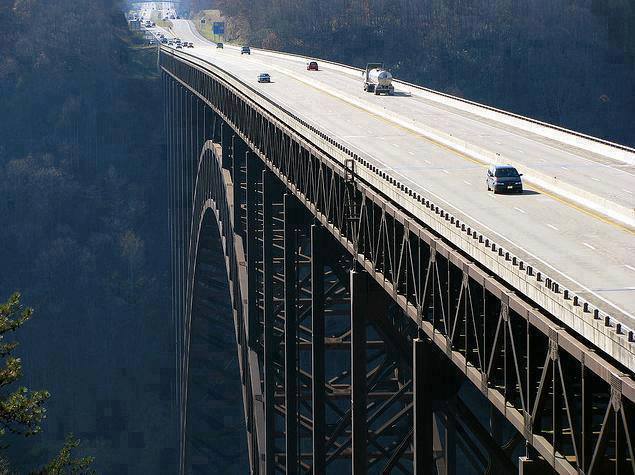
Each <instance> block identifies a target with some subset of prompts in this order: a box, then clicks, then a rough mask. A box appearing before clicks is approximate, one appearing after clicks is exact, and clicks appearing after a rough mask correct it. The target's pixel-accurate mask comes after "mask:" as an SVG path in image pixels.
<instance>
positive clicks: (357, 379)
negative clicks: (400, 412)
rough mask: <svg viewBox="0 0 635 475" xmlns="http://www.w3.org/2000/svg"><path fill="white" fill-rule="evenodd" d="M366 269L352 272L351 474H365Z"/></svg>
mask: <svg viewBox="0 0 635 475" xmlns="http://www.w3.org/2000/svg"><path fill="white" fill-rule="evenodd" d="M368 286H369V281H368V274H367V273H366V272H363V271H362V272H360V271H355V270H353V271H351V287H350V288H351V421H352V422H351V426H352V442H351V450H352V473H366V469H367V465H368V455H367V451H368V430H367V426H366V419H367V417H368V413H367V407H366V392H367V389H366V324H367V320H366V319H367V313H368V310H369V308H368V305H367V304H368V301H369V289H368Z"/></svg>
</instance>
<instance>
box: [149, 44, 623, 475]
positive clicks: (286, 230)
mask: <svg viewBox="0 0 635 475" xmlns="http://www.w3.org/2000/svg"><path fill="white" fill-rule="evenodd" d="M161 66H162V68H163V71H164V77H165V84H166V90H167V91H168V93H167V101H168V103H169V104H171V105H172V106H174V107H177V108H178V107H181V106H179V105H178V103H184V102H185V103H187V102H188V101H194V102H195V103H196V108H197V111H198V112H197V114H196V117H197V118H198V117H199V114H200V115H202V116H203V117H204V124H203V126H202V129H201V128H200V124H199V125H198V127H199V129H197V130H199V132H198V133H197V134H194V136H196V137H194V136H190V139H187V137H186V136H187V135H188V133H189V131H191V130H192V129H193V127H194V126H193V123H192V119H191V117H193V115H192V114H189V115H188V114H185V115H184V116H183V114H180V115H179V114H178V113H177V112H175V111H174V110H172V109H170V110H168V115H169V116H170V117H169V118H168V127H176V128H178V130H180V135H179V134H178V133H176V134H175V136H170V138H171V142H170V143H171V145H170V147H171V149H172V148H174V149H175V150H176V152H174V153H173V154H172V155H171V157H172V158H171V160H172V162H173V163H172V162H171V165H170V166H174V164H176V166H177V167H179V166H182V164H184V163H187V159H188V158H187V157H186V155H187V153H191V155H188V157H190V159H192V157H199V159H198V161H196V158H193V161H194V162H196V163H197V168H196V169H195V171H194V172H193V173H192V176H191V177H190V178H189V180H191V181H192V182H195V186H194V191H193V194H192V196H193V199H192V200H191V206H190V207H189V209H190V210H191V211H192V213H190V214H189V216H190V218H189V219H191V222H189V224H188V226H189V227H188V226H184V227H183V229H185V231H184V232H185V233H186V234H187V242H189V245H188V246H186V247H187V249H186V250H185V255H186V256H187V257H188V259H189V261H188V262H186V263H183V262H181V263H180V265H181V266H183V269H184V270H181V271H178V269H176V270H177V271H178V272H177V274H178V276H179V278H180V279H183V280H184V281H186V282H187V288H188V289H189V290H187V291H186V292H185V295H184V296H182V297H181V299H182V300H184V301H187V300H188V299H189V303H188V304H187V305H186V306H185V307H184V313H183V315H186V316H187V317H186V325H185V328H184V330H183V334H184V341H185V342H187V339H188V328H189V326H188V325H189V324H187V321H188V319H190V318H195V316H192V312H191V311H190V309H191V308H192V306H191V300H192V298H193V297H192V294H193V292H192V290H191V289H192V288H193V285H194V280H195V279H194V276H195V269H196V262H197V260H196V259H197V257H196V256H197V250H198V249H199V247H198V240H199V234H200V229H201V223H202V222H203V216H204V215H205V212H206V210H208V209H211V210H214V214H215V216H216V221H217V223H218V228H219V232H220V236H221V239H222V240H223V243H224V248H225V253H226V258H227V273H228V277H229V280H230V288H231V293H232V301H233V306H234V313H235V326H236V331H237V342H238V348H239V356H240V364H241V371H242V380H243V391H244V392H243V397H244V402H245V413H246V420H247V431H248V434H249V446H250V461H251V467H252V471H253V472H254V473H267V474H269V473H277V472H285V473H297V472H309V471H313V472H314V473H325V472H326V471H328V470H334V471H336V472H339V471H340V470H343V469H347V470H350V471H353V472H354V473H364V472H366V471H370V472H375V471H376V472H382V473H387V472H391V471H394V472H395V473H399V472H405V473H410V472H414V473H434V470H436V471H437V472H441V473H453V472H454V471H455V470H456V456H455V451H456V448H457V447H459V448H460V449H461V451H462V453H464V454H465V455H466V457H468V458H469V459H470V460H471V461H472V462H473V464H474V465H475V466H478V467H479V469H477V473H478V471H479V470H481V471H483V472H484V471H489V472H490V473H501V472H509V471H512V470H518V469H519V470H521V471H522V472H523V473H530V472H531V471H532V470H534V469H535V470H536V472H537V473H544V470H545V468H548V467H551V469H553V470H555V471H556V472H558V473H585V474H591V473H620V474H623V473H635V457H634V456H633V441H634V440H635V438H634V437H633V434H634V433H633V425H634V424H635V422H634V421H635V419H633V408H634V401H635V385H634V384H633V380H632V378H631V375H630V374H625V373H624V371H623V369H622V368H619V367H618V366H616V365H615V364H614V363H612V362H611V361H610V360H609V359H608V358H606V357H604V356H603V355H602V354H600V353H599V352H597V351H595V350H594V349H593V348H590V347H589V346H588V345H587V344H586V343H584V342H582V341H580V340H578V339H576V337H575V336H574V335H572V334H571V333H569V332H567V330H566V329H564V328H561V327H560V326H559V325H558V324H557V322H556V321H555V319H553V318H552V317H551V316H550V315H549V314H548V313H547V312H546V311H545V310H544V309H540V308H536V307H535V306H534V305H533V304H532V302H529V301H527V300H526V299H525V298H523V296H522V295H521V294H520V293H519V292H516V291H514V290H513V289H511V288H509V287H508V286H507V285H506V284H504V283H502V282H501V281H500V280H498V279H497V278H496V276H492V275H489V274H488V272H487V271H486V270H484V268H483V267H481V266H480V265H479V264H478V263H477V262H472V261H471V260H470V259H469V258H467V257H466V256H465V255H464V254H462V253H461V252H459V251H458V250H456V249H454V248H453V247H452V246H451V245H450V244H448V243H447V242H445V241H443V240H442V239H440V238H439V237H438V236H436V235H435V234H434V233H433V232H432V231H431V230H430V229H428V228H427V227H426V225H425V223H421V222H419V221H418V220H417V219H415V218H414V217H412V216H410V215H408V214H407V213H405V212H404V211H403V210H401V209H399V208H398V207H396V206H395V205H394V204H393V203H392V202H391V200H390V199H388V198H387V197H385V196H383V195H381V194H380V193H379V192H377V191H376V190H375V189H373V188H372V187H370V186H369V185H368V184H366V183H364V182H363V181H361V180H359V179H358V177H356V175H355V168H354V163H353V162H352V161H351V162H346V163H339V162H337V161H335V160H334V159H332V158H331V157H329V156H328V154H327V153H325V152H324V151H323V150H320V149H318V148H317V147H315V146H314V145H313V144H312V143H311V142H310V141H309V140H308V139H307V138H305V137H303V136H301V135H299V134H298V133H297V132H296V131H294V130H292V129H290V128H289V127H288V126H287V125H285V124H284V123H281V122H279V121H278V120H277V119H276V118H275V117H274V116H273V115H272V114H270V113H269V112H268V111H267V100H266V98H264V97H263V98H262V102H260V101H253V100H251V99H250V98H249V97H247V96H246V95H244V94H243V93H242V92H241V91H239V90H237V89H235V88H233V86H230V85H229V84H228V83H225V82H224V80H222V79H221V78H220V77H217V76H214V75H212V74H210V73H209V72H208V71H206V70H204V69H202V68H200V67H199V66H197V65H195V64H193V63H190V62H189V61H187V60H185V59H183V58H177V57H176V56H173V55H169V54H165V53H162V54H161ZM174 91H177V92H174ZM190 103H191V102H190ZM172 106H171V107H172ZM199 108H200V110H199ZM201 110H202V112H201ZM174 115H176V116H177V117H180V118H179V119H176V120H175V119H174V117H173V116H174ZM179 125H180V128H179V127H178V126H179ZM188 140H191V141H192V142H190V143H191V145H189V149H188V148H187V147H185V149H187V150H190V152H188V151H187V150H184V148H183V147H182V143H183V142H188ZM203 144H205V145H204V146H203V149H202V150H203V151H202V153H200V156H199V151H200V150H201V145H203ZM214 144H218V145H214ZM187 182H188V180H187V179H186V180H185V181H183V180H181V182H179V183H173V188H174V189H173V190H172V195H174V196H177V198H176V199H177V200H178V196H179V195H181V196H182V195H183V193H184V192H186V191H187V190H188V188H187V187H184V186H183V183H187ZM189 190H190V192H192V189H191V188H190V189H189ZM183 206H189V203H186V204H184V205H183ZM184 242H185V241H184ZM178 266H179V263H178V262H177V264H176V267H178ZM176 294H179V292H178V291H177V292H176ZM177 313H178V310H177ZM331 322H333V323H331ZM184 347H185V351H184V362H185V363H184V366H183V368H184V372H185V373H187V344H185V345H184ZM331 354H333V355H334V356H332V357H331ZM183 381H187V377H184V378H183V379H182V380H181V382H183ZM182 384H183V383H182ZM186 391H187V388H186V387H184V388H183V392H184V393H186ZM470 398H472V399H470ZM474 398H476V399H474ZM467 400H478V401H480V402H479V403H478V404H480V406H479V405H476V407H475V406H471V405H470V404H468V403H466V401H467ZM186 401H187V396H185V403H186ZM475 409H477V410H478V411H479V412H482V411H483V410H485V411H488V409H492V414H493V415H492V417H491V418H490V419H491V421H493V422H492V423H491V424H490V427H485V426H484V425H483V424H482V422H481V421H482V417H477V416H478V414H476V413H474V410H475ZM457 416H458V417H457ZM497 420H498V421H499V422H498V423H495V422H496V421H497ZM497 427H498V428H497ZM185 430H186V425H185V424H184V425H183V427H182V431H183V433H185ZM506 434H507V435H510V434H511V435H510V437H509V438H508V441H507V443H504V441H503V440H502V438H503V437H504V436H505V435H506ZM441 439H443V440H441ZM521 442H525V444H524V445H525V446H526V448H525V447H523V446H522V445H523V444H521ZM438 453H442V454H443V457H441V458H440V459H439V457H437V454H438ZM519 453H520V454H522V455H524V456H523V457H522V458H521V459H520V460H518V454H519ZM182 456H183V458H184V457H185V450H184V449H183V450H182ZM439 460H441V461H439Z"/></svg>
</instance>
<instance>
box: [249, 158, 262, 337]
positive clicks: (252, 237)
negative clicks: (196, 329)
mask: <svg viewBox="0 0 635 475" xmlns="http://www.w3.org/2000/svg"><path fill="white" fill-rule="evenodd" d="M245 165H246V167H247V177H246V187H247V197H246V202H247V203H246V205H247V213H246V215H247V230H246V233H245V234H246V237H247V240H246V241H247V318H248V325H247V338H248V341H249V347H250V348H252V349H255V346H256V340H257V339H258V337H259V336H260V335H259V328H258V327H259V324H260V322H259V314H258V305H257V297H256V296H257V294H258V289H257V285H258V279H257V273H258V268H257V263H258V261H259V260H260V259H262V256H259V255H258V252H259V251H260V249H259V246H258V235H259V234H261V233H262V229H261V228H260V224H259V222H258V202H259V200H258V189H259V188H260V186H259V185H260V184H261V183H262V182H261V179H262V166H261V165H260V161H259V160H258V159H257V158H256V157H255V156H254V154H253V153H252V152H249V151H247V152H245Z"/></svg>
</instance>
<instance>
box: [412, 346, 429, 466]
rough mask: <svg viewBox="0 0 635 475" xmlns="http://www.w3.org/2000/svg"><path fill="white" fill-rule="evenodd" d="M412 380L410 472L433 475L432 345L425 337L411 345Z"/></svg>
mask: <svg viewBox="0 0 635 475" xmlns="http://www.w3.org/2000/svg"><path fill="white" fill-rule="evenodd" d="M412 346H413V352H412V353H413V362H412V373H413V381H414V390H413V392H414V395H413V398H414V414H413V424H414V473H415V475H432V473H433V465H432V464H433V453H432V448H433V417H434V414H433V412H432V394H433V387H434V379H433V376H432V371H433V363H432V357H433V355H432V343H431V342H430V340H428V339H427V338H425V337H423V338H417V339H416V340H413V342H412Z"/></svg>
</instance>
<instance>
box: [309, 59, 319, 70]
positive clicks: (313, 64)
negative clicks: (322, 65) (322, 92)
mask: <svg viewBox="0 0 635 475" xmlns="http://www.w3.org/2000/svg"><path fill="white" fill-rule="evenodd" d="M306 70H307V71H317V70H318V63H317V62H316V61H310V62H309V63H307V65H306Z"/></svg>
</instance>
